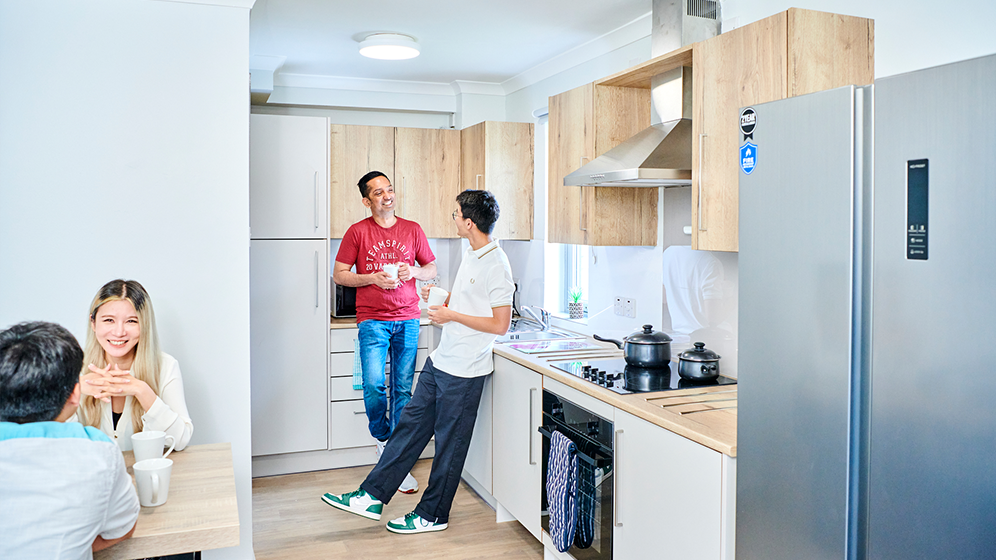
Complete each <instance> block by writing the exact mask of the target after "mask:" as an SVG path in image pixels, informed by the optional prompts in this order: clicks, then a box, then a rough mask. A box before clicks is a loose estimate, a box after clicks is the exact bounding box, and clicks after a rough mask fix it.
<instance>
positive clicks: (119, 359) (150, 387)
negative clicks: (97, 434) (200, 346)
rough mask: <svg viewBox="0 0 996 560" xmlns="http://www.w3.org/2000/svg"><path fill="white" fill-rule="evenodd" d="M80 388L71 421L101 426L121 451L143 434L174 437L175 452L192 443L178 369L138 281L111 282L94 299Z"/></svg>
mask: <svg viewBox="0 0 996 560" xmlns="http://www.w3.org/2000/svg"><path fill="white" fill-rule="evenodd" d="M80 388H81V390H82V393H83V398H82V402H81V403H80V407H79V411H78V412H77V414H76V415H75V416H74V417H73V418H72V419H71V420H75V421H79V422H82V423H83V424H84V425H87V426H95V427H97V428H99V429H100V430H101V431H102V432H104V433H105V434H107V435H108V436H109V437H110V438H111V439H112V440H113V441H114V442H115V443H117V444H118V447H120V448H121V450H122V451H128V450H129V449H131V435H132V434H134V433H138V432H142V431H152V430H156V431H161V432H166V435H169V436H173V440H174V441H175V442H176V451H180V450H182V449H183V448H184V447H186V446H187V444H188V443H189V442H190V436H191V434H193V431H194V425H193V423H192V422H191V421H190V415H189V414H188V413H187V404H186V401H185V400H184V398H183V379H182V378H181V377H180V366H179V364H178V363H177V361H176V359H175V358H173V356H170V355H169V354H167V353H165V352H162V351H161V350H160V349H159V333H158V332H157V331H156V316H155V313H154V312H153V310H152V299H151V298H150V297H149V294H148V292H146V291H145V288H143V287H142V285H141V284H139V283H138V282H136V281H134V280H120V279H119V280H112V281H110V282H108V283H107V284H104V285H103V287H101V288H100V290H99V291H98V292H97V295H96V296H94V298H93V302H92V303H91V304H90V324H89V329H87V333H86V348H85V351H84V356H83V370H82V372H81V373H80Z"/></svg>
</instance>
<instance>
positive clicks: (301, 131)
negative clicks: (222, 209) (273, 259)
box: [249, 115, 329, 239]
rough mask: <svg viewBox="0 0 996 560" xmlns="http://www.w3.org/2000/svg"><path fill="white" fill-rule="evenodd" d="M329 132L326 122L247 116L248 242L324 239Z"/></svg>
mask: <svg viewBox="0 0 996 560" xmlns="http://www.w3.org/2000/svg"><path fill="white" fill-rule="evenodd" d="M328 131H329V124H328V119H326V118H325V117H298V116H287V115H251V120H250V129H249V145H250V153H249V167H250V173H249V176H250V181H249V191H250V196H249V198H250V201H251V202H250V205H249V226H250V228H251V236H252V238H253V239H324V238H326V237H328V232H329V229H328V192H329V189H328V169H329V166H328V156H329V147H328V141H329V140H328V138H329V132H328Z"/></svg>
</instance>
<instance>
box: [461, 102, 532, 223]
mask: <svg viewBox="0 0 996 560" xmlns="http://www.w3.org/2000/svg"><path fill="white" fill-rule="evenodd" d="M460 157H461V162H460V174H461V188H462V189H483V190H488V191H491V193H492V194H494V195H495V198H496V199H497V200H498V206H499V208H500V209H501V215H500V216H499V218H498V223H497V224H495V230H494V232H493V234H494V236H495V237H496V238H498V239H520V240H526V239H532V236H533V125H532V123H514V122H495V121H485V122H482V123H479V124H476V125H474V126H471V127H468V128H465V129H463V130H461V131H460Z"/></svg>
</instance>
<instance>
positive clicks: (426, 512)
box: [360, 359, 486, 523]
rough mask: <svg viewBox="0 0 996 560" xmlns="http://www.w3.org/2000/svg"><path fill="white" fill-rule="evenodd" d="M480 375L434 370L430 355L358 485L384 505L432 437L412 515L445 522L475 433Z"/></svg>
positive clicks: (481, 381)
mask: <svg viewBox="0 0 996 560" xmlns="http://www.w3.org/2000/svg"><path fill="white" fill-rule="evenodd" d="M485 377H486V376H481V377H472V378H464V377H456V376H453V375H450V374H448V373H446V372H444V371H441V370H438V369H436V367H435V366H433V365H432V360H431V359H428V360H426V361H425V367H423V368H422V373H421V375H420V376H419V378H418V385H416V386H415V393H414V394H413V395H412V400H411V401H410V402H409V403H408V405H406V406H405V409H404V411H403V412H402V413H401V420H400V421H399V422H398V425H397V426H396V427H395V428H394V433H393V434H391V439H390V440H388V442H387V447H386V448H385V449H384V452H383V453H382V454H381V456H380V461H379V462H378V463H377V465H376V466H375V467H374V469H373V470H372V471H370V474H369V475H367V478H366V480H364V481H363V484H361V485H360V488H361V489H363V490H364V491H365V492H366V493H368V494H370V495H371V496H373V497H375V498H377V499H378V500H380V501H382V502H384V503H385V504H386V503H388V502H390V501H391V498H392V497H393V496H394V494H395V492H397V491H398V487H399V486H401V482H402V481H404V479H405V475H407V474H408V472H409V471H411V469H412V467H414V466H415V461H417V460H418V456H419V455H420V454H421V453H422V451H423V450H424V449H425V446H426V445H428V443H429V440H430V439H431V438H432V436H433V435H435V436H436V456H435V458H433V460H432V471H431V472H430V473H429V484H428V486H427V487H426V488H425V491H424V492H423V493H422V499H421V500H420V501H419V503H418V505H417V506H416V507H415V513H417V514H418V515H419V516H420V517H422V518H423V519H425V520H428V521H433V522H436V523H448V522H449V521H448V520H449V515H450V507H451V506H452V505H453V497H454V496H456V491H457V487H459V486H460V475H461V474H462V473H463V464H464V462H465V461H466V460H467V450H468V449H469V448H470V438H471V436H472V435H473V434H474V423H475V422H476V421H477V407H478V406H479V405H480V403H481V393H482V392H483V391H484V380H485Z"/></svg>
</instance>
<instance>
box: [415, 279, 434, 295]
mask: <svg viewBox="0 0 996 560" xmlns="http://www.w3.org/2000/svg"><path fill="white" fill-rule="evenodd" d="M438 285H439V277H438V276H436V277H433V278H430V279H429V280H417V281H416V282H415V287H416V288H417V291H418V293H422V287H423V286H430V287H431V286H438Z"/></svg>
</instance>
